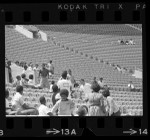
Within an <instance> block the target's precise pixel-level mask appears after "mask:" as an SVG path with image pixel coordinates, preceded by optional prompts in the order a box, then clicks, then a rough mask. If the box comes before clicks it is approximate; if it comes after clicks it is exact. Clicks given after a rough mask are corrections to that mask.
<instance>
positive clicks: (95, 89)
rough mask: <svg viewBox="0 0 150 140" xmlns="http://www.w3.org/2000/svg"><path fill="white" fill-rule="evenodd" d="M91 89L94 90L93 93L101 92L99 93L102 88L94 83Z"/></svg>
mask: <svg viewBox="0 0 150 140" xmlns="http://www.w3.org/2000/svg"><path fill="white" fill-rule="evenodd" d="M91 89H92V91H93V92H99V91H100V86H99V84H98V83H95V82H94V83H93V84H92V85H91Z"/></svg>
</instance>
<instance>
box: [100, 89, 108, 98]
mask: <svg viewBox="0 0 150 140" xmlns="http://www.w3.org/2000/svg"><path fill="white" fill-rule="evenodd" d="M102 94H103V96H104V97H106V98H107V97H108V96H110V92H109V89H108V88H105V89H104V90H103V91H102Z"/></svg>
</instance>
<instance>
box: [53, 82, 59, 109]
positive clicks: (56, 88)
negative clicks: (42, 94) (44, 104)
mask: <svg viewBox="0 0 150 140" xmlns="http://www.w3.org/2000/svg"><path fill="white" fill-rule="evenodd" d="M52 90H53V95H52V103H53V106H54V105H55V104H56V102H57V101H58V100H59V99H60V98H58V97H57V98H56V95H58V94H59V90H58V86H57V85H56V84H54V85H53V87H52ZM59 96H60V95H59Z"/></svg>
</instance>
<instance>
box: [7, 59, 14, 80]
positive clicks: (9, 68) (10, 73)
mask: <svg viewBox="0 0 150 140" xmlns="http://www.w3.org/2000/svg"><path fill="white" fill-rule="evenodd" d="M10 66H11V61H8V62H7V68H8V77H9V83H12V82H13V78H12V70H11V67H10Z"/></svg>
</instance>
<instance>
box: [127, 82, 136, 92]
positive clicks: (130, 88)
mask: <svg viewBox="0 0 150 140" xmlns="http://www.w3.org/2000/svg"><path fill="white" fill-rule="evenodd" d="M128 88H129V90H130V91H135V87H134V85H133V83H132V81H130V82H129V84H128Z"/></svg>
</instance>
